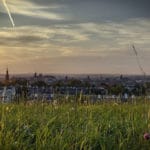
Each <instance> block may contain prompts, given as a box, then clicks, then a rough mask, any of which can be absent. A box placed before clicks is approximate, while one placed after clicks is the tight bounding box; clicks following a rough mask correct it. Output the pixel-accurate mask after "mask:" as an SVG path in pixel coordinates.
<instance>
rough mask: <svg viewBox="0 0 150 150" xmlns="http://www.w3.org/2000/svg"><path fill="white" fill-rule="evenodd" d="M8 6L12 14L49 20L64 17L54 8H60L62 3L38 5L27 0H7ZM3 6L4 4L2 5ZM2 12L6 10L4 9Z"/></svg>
mask: <svg viewBox="0 0 150 150" xmlns="http://www.w3.org/2000/svg"><path fill="white" fill-rule="evenodd" d="M7 4H8V7H9V9H10V11H11V13H12V14H18V15H24V16H28V17H33V18H40V19H48V20H63V19H64V17H63V16H61V15H60V14H58V13H54V12H53V11H54V10H57V9H60V8H61V7H62V6H60V5H52V6H51V5H47V6H46V5H43V6H41V5H38V4H36V3H33V2H32V1H27V0H13V1H12V0H7ZM1 7H2V6H1ZM1 12H5V11H4V10H3V9H2V10H1Z"/></svg>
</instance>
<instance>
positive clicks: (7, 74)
mask: <svg viewBox="0 0 150 150" xmlns="http://www.w3.org/2000/svg"><path fill="white" fill-rule="evenodd" d="M5 84H6V85H8V84H9V71H8V68H7V69H6V75H5Z"/></svg>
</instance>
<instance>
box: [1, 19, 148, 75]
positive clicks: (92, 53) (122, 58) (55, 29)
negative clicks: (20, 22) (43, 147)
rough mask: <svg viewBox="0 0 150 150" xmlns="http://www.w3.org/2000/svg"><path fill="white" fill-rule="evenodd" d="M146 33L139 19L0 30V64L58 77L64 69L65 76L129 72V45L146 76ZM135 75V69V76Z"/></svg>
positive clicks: (144, 25)
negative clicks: (87, 73) (55, 73)
mask: <svg viewBox="0 0 150 150" xmlns="http://www.w3.org/2000/svg"><path fill="white" fill-rule="evenodd" d="M149 33H150V20H149V19H142V18H138V19H130V20H127V21H123V22H112V21H109V22H101V23H95V22H87V23H79V24H65V25H64V24H59V25H50V26H44V27H43V26H21V27H16V28H15V30H12V29H11V28H6V27H5V28H0V55H1V60H0V64H7V63H9V64H10V65H11V66H12V67H13V65H14V66H17V67H18V66H24V67H25V65H26V66H30V67H29V68H30V69H29V70H30V71H32V70H33V68H34V66H37V70H38V68H39V70H40V68H41V71H44V72H46V70H47V69H50V70H51V71H52V72H53V71H54V72H59V71H60V72H61V73H62V72H63V71H64V72H67V69H68V72H73V71H74V72H90V71H91V72H96V71H98V68H101V70H102V71H104V72H109V71H110V72H113V71H114V72H117V71H118V72H119V70H120V71H122V72H126V71H127V70H128V69H127V68H130V69H129V70H131V72H132V69H133V67H134V66H136V62H135V61H134V55H133V53H132V51H131V50H130V47H129V45H130V43H131V44H132V43H135V45H136V47H137V49H138V52H139V55H140V58H141V61H142V63H143V64H144V65H145V68H146V69H145V70H146V72H147V71H149V69H148V65H147V64H149V61H148V60H149V57H148V56H149V47H150V43H149V41H150V34H149ZM129 63H130V65H129ZM81 64H82V65H81ZM86 66H88V68H87V67H86ZM122 67H123V68H124V69H125V71H124V70H123V69H122ZM20 68H22V67H20ZM25 68H27V67H25ZM131 68H132V69H131ZM113 69H114V70H113ZM14 70H17V69H14ZM26 71H27V69H26ZM138 71H139V70H138V68H136V70H135V72H138ZM21 72H23V69H22V71H21ZM24 72H25V71H24ZM149 72H150V71H149Z"/></svg>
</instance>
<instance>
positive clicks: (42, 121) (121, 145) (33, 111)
mask: <svg viewBox="0 0 150 150" xmlns="http://www.w3.org/2000/svg"><path fill="white" fill-rule="evenodd" d="M149 131H150V102H149V101H146V100H138V101H134V102H132V103H131V102H126V103H121V102H113V101H112V102H100V103H98V104H93V105H92V104H89V105H88V104H84V105H83V104H76V103H66V104H56V103H55V104H47V103H33V104H32V103H28V104H24V103H20V104H15V103H14V104H0V149H2V150H5V149H6V150H9V149H10V150H35V149H37V150H88V149H89V150H130V149H131V150H148V149H149V147H150V140H145V139H144V138H143V135H144V133H145V132H149Z"/></svg>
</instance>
